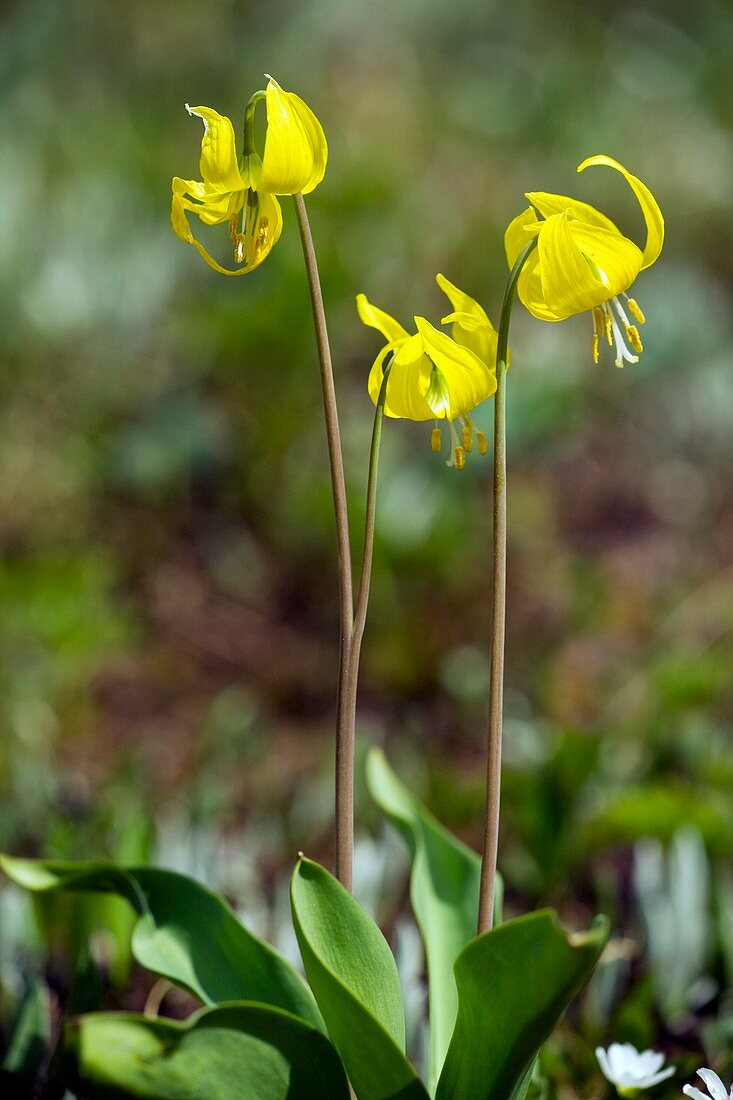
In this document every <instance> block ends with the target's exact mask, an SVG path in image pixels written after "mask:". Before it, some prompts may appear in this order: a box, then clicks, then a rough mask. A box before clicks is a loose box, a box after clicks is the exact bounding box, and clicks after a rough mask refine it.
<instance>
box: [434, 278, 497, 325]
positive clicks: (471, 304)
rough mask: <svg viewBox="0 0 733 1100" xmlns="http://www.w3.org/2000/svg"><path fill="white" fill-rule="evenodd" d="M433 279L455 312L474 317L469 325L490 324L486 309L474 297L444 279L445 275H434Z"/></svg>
mask: <svg viewBox="0 0 733 1100" xmlns="http://www.w3.org/2000/svg"><path fill="white" fill-rule="evenodd" d="M435 281H436V283H437V284H438V286H439V287H440V289H441V290H442V291H443V293H444V294H445V295H446V297H447V298H448V300H449V302H450V304H451V305H452V306H453V309H454V310H455V312H456V313H462V314H468V315H469V316H470V317H472V318H473V319H474V322H475V323H474V324H473V325H472V326H471V327H473V328H477V327H480V326H481V325H489V326H491V321H490V320H489V318H488V317H487V316H486V310H485V309H484V308H483V306H480V305H479V303H478V302H477V301H476V300H475V298H472V297H471V296H470V294H466V292H465V291H464V290H461V289H460V287H457V286H456V284H455V283H452V282H451V281H450V279H446V277H445V275H436V276H435ZM441 324H445V321H442V322H441Z"/></svg>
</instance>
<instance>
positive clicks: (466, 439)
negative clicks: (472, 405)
mask: <svg viewBox="0 0 733 1100" xmlns="http://www.w3.org/2000/svg"><path fill="white" fill-rule="evenodd" d="M461 435H462V437H463V449H464V451H467V452H468V453H469V454H470V453H471V451H472V450H473V432H472V431H471V429H470V428H469V426H468V424H467V425H466V426H465V428H464V429H463V431H462V432H461Z"/></svg>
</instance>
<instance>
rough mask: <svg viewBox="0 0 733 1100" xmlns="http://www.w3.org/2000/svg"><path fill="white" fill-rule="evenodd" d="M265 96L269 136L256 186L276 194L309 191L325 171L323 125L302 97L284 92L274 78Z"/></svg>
mask: <svg viewBox="0 0 733 1100" xmlns="http://www.w3.org/2000/svg"><path fill="white" fill-rule="evenodd" d="M265 99H266V104H267V135H266V137H265V152H264V156H263V158H262V172H261V174H260V178H259V180H258V182H257V189H258V190H259V191H268V192H270V193H271V194H273V195H295V194H297V193H298V192H302V193H303V194H304V195H305V194H308V192H309V191H312V190H313V189H314V187H317V186H318V184H319V183H320V182H321V180H322V179H323V176H324V173H325V171H326V161H327V160H328V145H327V143H326V136H325V134H324V132H323V127H322V126H321V124H320V122H319V121H318V119H317V118H316V116H315V115H314V114H313V112H312V111H311V109H310V107H308V106H307V104H305V103H304V102H303V100H302V99H300V97H299V96H297V95H294V94H293V93H292V92H285V91H283V89H282V88H281V87H280V85H279V84H278V83H277V81H275V80H273V79H272V78H270V81H269V83H268V85H267V89H266V93H265Z"/></svg>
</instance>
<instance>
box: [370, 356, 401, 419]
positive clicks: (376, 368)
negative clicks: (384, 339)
mask: <svg viewBox="0 0 733 1100" xmlns="http://www.w3.org/2000/svg"><path fill="white" fill-rule="evenodd" d="M401 342H402V341H401ZM398 347H399V344H385V345H384V347H383V348H382V349H381V350H380V352H379V354H378V355H377V358H376V359H375V360H374V362H373V363H372V367H371V370H370V371H369V381H368V383H367V388H368V390H369V396H370V397H371V399H372V401H373V402H374V404H375V405H376V403H377V400H378V398H379V391H380V389H381V388H382V377H383V375H384V364H385V362H386V360H387V359H388V358H389V356H390V355H392V354H394V352H395V351H396V350H397V348H398ZM391 377H392V375H391V374H390V378H391ZM385 412H386V415H387V416H394V415H395V414H394V413H392V412H387V410H386V409H385Z"/></svg>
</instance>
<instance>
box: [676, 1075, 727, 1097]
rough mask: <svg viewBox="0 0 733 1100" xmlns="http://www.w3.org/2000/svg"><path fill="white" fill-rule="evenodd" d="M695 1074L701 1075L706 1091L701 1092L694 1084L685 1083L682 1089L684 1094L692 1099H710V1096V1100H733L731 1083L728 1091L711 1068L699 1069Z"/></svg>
mask: <svg viewBox="0 0 733 1100" xmlns="http://www.w3.org/2000/svg"><path fill="white" fill-rule="evenodd" d="M697 1075H698V1077H702V1079H703V1081H704V1082H705V1088H706V1089H707V1090H708V1091H707V1092H701V1091H700V1089H696V1088H695V1086H694V1085H685V1086H684V1088H683V1089H682V1091H683V1092H684V1094H685V1096H691V1097H692V1098H693V1100H710V1097H712V1100H733V1085H731V1087H730V1092H728V1090H727V1089H726V1087H725V1085H724V1084H723V1082H722V1081H721V1080H720V1078H719V1077H718V1075H717V1073H713V1071H712V1070H711V1069H699V1070H698V1071H697ZM708 1093H709V1094H710V1095H709V1096H708Z"/></svg>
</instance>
